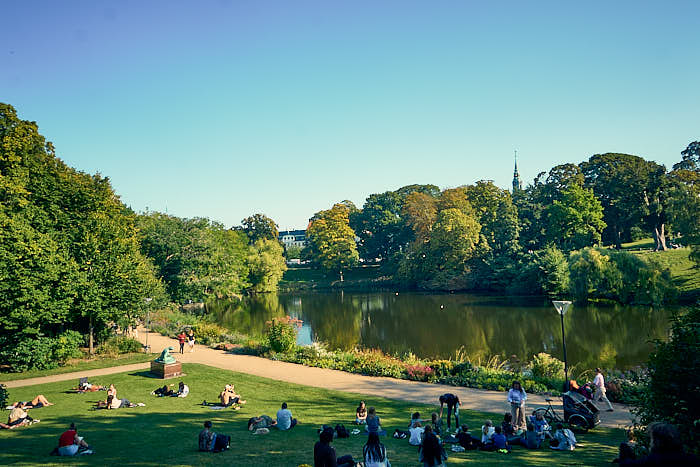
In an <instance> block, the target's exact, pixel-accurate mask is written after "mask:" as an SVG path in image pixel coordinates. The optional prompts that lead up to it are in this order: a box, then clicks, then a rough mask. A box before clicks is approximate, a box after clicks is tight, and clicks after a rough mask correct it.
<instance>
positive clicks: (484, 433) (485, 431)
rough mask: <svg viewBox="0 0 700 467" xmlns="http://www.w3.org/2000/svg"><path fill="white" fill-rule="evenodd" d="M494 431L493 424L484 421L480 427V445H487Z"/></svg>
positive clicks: (489, 421)
mask: <svg viewBox="0 0 700 467" xmlns="http://www.w3.org/2000/svg"><path fill="white" fill-rule="evenodd" d="M495 432H496V430H495V429H494V428H493V422H492V421H491V420H486V421H485V422H484V424H483V425H482V427H481V444H484V445H486V444H488V443H490V442H491V437H492V436H493V435H494V433H495Z"/></svg>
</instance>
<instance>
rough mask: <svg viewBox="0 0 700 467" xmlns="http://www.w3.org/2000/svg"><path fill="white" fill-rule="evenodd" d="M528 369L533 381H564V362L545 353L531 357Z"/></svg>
mask: <svg viewBox="0 0 700 467" xmlns="http://www.w3.org/2000/svg"><path fill="white" fill-rule="evenodd" d="M530 369H531V370H532V376H533V378H535V379H543V380H553V379H558V380H562V381H563V380H564V362H562V361H561V360H559V359H557V358H554V357H552V356H551V355H549V354H548V353H545V352H540V353H538V354H537V355H535V356H534V357H533V359H532V362H531V363H530Z"/></svg>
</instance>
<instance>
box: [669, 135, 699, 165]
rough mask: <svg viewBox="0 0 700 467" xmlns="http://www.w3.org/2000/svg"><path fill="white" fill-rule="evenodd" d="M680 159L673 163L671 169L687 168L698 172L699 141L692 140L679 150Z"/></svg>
mask: <svg viewBox="0 0 700 467" xmlns="http://www.w3.org/2000/svg"><path fill="white" fill-rule="evenodd" d="M681 156H682V158H681V161H680V162H679V163H677V164H674V165H673V170H689V171H692V172H698V173H700V141H693V142H692V143H690V144H689V145H688V147H687V148H685V149H684V150H683V151H681Z"/></svg>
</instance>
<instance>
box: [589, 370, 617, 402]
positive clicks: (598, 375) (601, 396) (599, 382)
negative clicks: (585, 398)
mask: <svg viewBox="0 0 700 467" xmlns="http://www.w3.org/2000/svg"><path fill="white" fill-rule="evenodd" d="M593 385H594V386H595V392H594V393H593V400H594V401H596V402H599V401H601V400H602V401H603V402H605V403H606V404H608V412H612V411H613V407H612V404H611V403H610V401H609V400H608V396H606V395H605V378H604V377H603V372H602V371H600V368H596V369H595V378H593Z"/></svg>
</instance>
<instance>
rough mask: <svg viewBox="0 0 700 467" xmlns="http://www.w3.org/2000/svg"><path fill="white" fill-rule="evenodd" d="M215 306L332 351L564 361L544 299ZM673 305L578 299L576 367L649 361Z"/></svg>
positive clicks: (413, 298) (241, 326)
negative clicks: (289, 330) (290, 323)
mask: <svg viewBox="0 0 700 467" xmlns="http://www.w3.org/2000/svg"><path fill="white" fill-rule="evenodd" d="M207 308H208V311H209V312H210V313H211V314H212V315H214V316H215V318H216V320H217V321H218V322H219V323H220V324H221V325H223V326H225V327H227V328H229V329H232V330H235V331H238V332H240V333H243V334H248V335H262V334H263V332H264V330H265V326H266V322H267V321H270V320H271V319H272V318H278V317H283V316H285V315H289V316H292V317H294V318H299V319H301V320H302V321H303V325H302V328H301V330H300V331H299V335H298V339H297V341H298V343H299V344H302V345H304V344H310V343H312V342H315V341H322V342H326V343H328V345H329V348H331V349H351V348H353V347H362V348H371V349H374V348H378V349H381V350H383V351H384V352H387V353H390V354H403V353H405V352H413V353H414V354H415V355H417V356H419V357H422V358H449V357H454V356H455V352H456V351H457V350H458V349H460V348H461V349H462V351H463V352H465V353H466V355H468V356H469V357H470V358H471V359H472V361H478V360H479V359H482V360H484V359H486V358H488V357H490V356H493V355H498V356H501V357H503V358H508V357H511V356H517V358H519V359H521V360H523V361H525V360H530V359H531V358H532V356H533V355H534V354H536V353H538V352H547V353H549V354H551V355H554V356H556V357H557V358H559V359H563V352H562V345H561V322H560V318H559V315H558V314H557V313H556V312H555V310H554V308H553V306H552V305H551V302H549V301H547V300H545V299H543V298H541V297H538V298H522V297H493V296H484V295H472V294H458V293H455V294H435V293H413V292H401V293H398V294H396V293H387V292H369V293H348V292H305V293H284V294H262V295H258V296H254V297H248V298H246V299H245V300H243V301H242V302H226V301H218V302H213V303H210V304H208V305H207ZM676 311H678V309H674V308H673V307H665V308H661V309H659V308H657V309H654V308H652V307H650V306H622V305H605V306H603V305H587V306H575V305H574V306H572V307H571V308H570V309H569V312H568V313H567V314H566V316H565V318H564V321H565V331H566V347H567V355H568V360H569V365H570V366H572V365H575V366H576V370H577V371H582V370H584V369H587V368H594V367H596V366H600V367H603V368H618V369H627V368H630V367H634V366H636V365H639V364H640V363H643V362H645V361H646V359H647V357H648V355H649V352H650V351H651V349H652V347H653V346H652V343H651V341H652V340H654V339H666V338H667V337H668V329H669V318H670V317H671V315H672V313H674V312H676Z"/></svg>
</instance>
